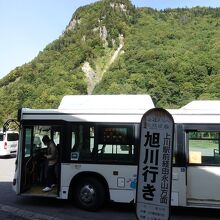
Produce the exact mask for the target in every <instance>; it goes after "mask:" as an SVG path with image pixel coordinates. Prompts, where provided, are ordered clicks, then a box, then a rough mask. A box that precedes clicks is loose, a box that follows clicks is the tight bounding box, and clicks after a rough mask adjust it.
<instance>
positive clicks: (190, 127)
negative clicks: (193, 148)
mask: <svg viewBox="0 0 220 220" xmlns="http://www.w3.org/2000/svg"><path fill="white" fill-rule="evenodd" d="M193 131H198V132H220V124H186V125H184V132H183V134H184V137H185V152H186V153H185V155H186V164H187V166H220V164H214V163H213V164H210V163H201V164H199V163H189V132H193ZM219 141H220V140H219Z"/></svg>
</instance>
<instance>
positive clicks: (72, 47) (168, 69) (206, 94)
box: [0, 0, 220, 123]
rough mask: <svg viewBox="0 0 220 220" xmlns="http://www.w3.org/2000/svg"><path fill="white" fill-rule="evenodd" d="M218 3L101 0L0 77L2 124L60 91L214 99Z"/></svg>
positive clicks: (218, 87)
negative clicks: (165, 5) (156, 6)
mask: <svg viewBox="0 0 220 220" xmlns="http://www.w3.org/2000/svg"><path fill="white" fill-rule="evenodd" d="M219 36H220V9H219V8H200V7H195V8H192V9H188V8H184V9H180V8H178V9H166V10H163V11H162V10H161V11H157V10H153V9H151V8H135V7H134V6H133V5H132V4H131V2H130V1H129V0H102V1H98V2H96V3H93V4H90V5H87V6H85V7H81V8H79V9H77V10H76V12H75V13H74V14H73V16H72V19H71V20H70V22H69V24H68V25H67V27H66V29H65V30H64V32H63V33H62V35H61V36H60V37H59V38H58V39H56V40H55V41H53V42H52V43H50V44H49V45H47V46H46V48H45V49H44V50H43V51H41V52H39V54H38V56H37V57H36V58H35V59H33V60H32V61H31V62H29V63H27V64H24V65H22V66H21V67H18V68H16V69H14V70H13V71H11V72H10V73H9V74H8V75H7V76H5V77H4V78H3V79H1V80H0V112H1V116H0V123H3V122H4V121H5V120H6V119H8V118H15V117H16V112H17V109H19V108H20V107H30V108H57V106H58V104H59V102H60V100H61V98H62V97H63V96H64V95H66V94H121V93H123V94H142V93H145V94H150V95H151V96H152V97H153V100H154V102H155V104H156V105H157V106H159V107H165V108H167V107H169V108H171V107H179V106H182V105H184V104H186V103H188V102H189V101H191V100H194V99H219V98H220V74H219V71H220V62H219V61H220V37H219Z"/></svg>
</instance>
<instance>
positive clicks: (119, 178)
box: [61, 163, 137, 202]
mask: <svg viewBox="0 0 220 220" xmlns="http://www.w3.org/2000/svg"><path fill="white" fill-rule="evenodd" d="M84 172H87V173H97V174H99V175H101V176H102V177H103V178H104V179H105V180H106V181H107V183H108V187H109V193H110V200H112V201H115V202H134V199H135V193H136V191H135V189H136V181H137V166H129V165H126V166H124V165H105V164H81V163H80V164H78V163H68V164H62V165H61V188H62V187H66V186H67V187H69V186H70V183H71V180H72V179H73V178H74V176H76V175H77V174H79V175H80V174H82V173H84ZM88 176H89V174H88ZM121 193H123V196H122V195H121ZM64 197H66V195H64Z"/></svg>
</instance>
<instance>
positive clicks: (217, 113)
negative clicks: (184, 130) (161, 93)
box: [168, 100, 220, 124]
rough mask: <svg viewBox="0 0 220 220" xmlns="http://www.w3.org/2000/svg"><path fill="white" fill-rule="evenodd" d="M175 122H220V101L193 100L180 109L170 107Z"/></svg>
mask: <svg viewBox="0 0 220 220" xmlns="http://www.w3.org/2000/svg"><path fill="white" fill-rule="evenodd" d="M168 111H169V112H170V114H172V116H173V118H174V121H175V123H188V124H191V123H199V124H203V123H204V124H207V123H210V124H220V101H216V100H202V101H201V100H199V101H192V102H190V103H188V104H187V105H185V106H183V107H182V108H179V109H168Z"/></svg>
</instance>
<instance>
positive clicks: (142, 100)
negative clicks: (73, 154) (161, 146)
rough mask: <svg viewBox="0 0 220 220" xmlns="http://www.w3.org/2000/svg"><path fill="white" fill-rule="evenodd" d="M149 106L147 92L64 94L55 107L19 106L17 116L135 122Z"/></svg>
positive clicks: (138, 120) (150, 106) (27, 118)
mask: <svg viewBox="0 0 220 220" xmlns="http://www.w3.org/2000/svg"><path fill="white" fill-rule="evenodd" d="M151 108H154V103H153V101H152V99H151V97H150V96H149V95H68V96H64V98H63V99H62V101H61V103H60V105H59V107H58V109H22V113H21V120H46V119H48V120H64V121H88V122H137V123H139V122H140V121H141V118H142V116H143V114H144V113H145V112H146V111H148V110H149V109H151Z"/></svg>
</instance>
